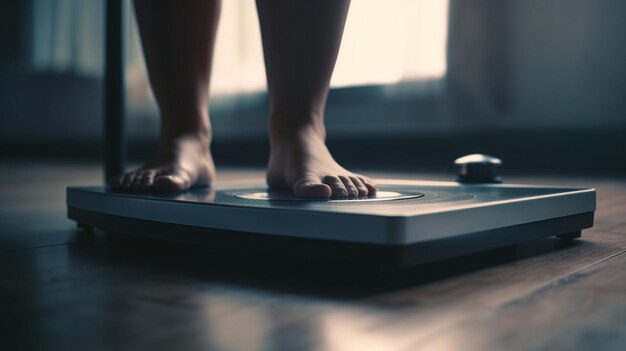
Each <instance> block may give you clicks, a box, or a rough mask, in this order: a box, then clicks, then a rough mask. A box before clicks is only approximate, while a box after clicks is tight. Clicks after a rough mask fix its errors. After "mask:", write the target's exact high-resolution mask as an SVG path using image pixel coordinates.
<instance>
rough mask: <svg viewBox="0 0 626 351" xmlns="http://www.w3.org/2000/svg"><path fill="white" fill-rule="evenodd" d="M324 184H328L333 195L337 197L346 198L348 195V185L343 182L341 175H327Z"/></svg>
mask: <svg viewBox="0 0 626 351" xmlns="http://www.w3.org/2000/svg"><path fill="white" fill-rule="evenodd" d="M322 182H323V183H324V184H327V185H328V186H330V188H331V189H332V197H336V198H345V197H348V190H347V189H346V186H345V185H344V184H343V182H342V181H341V179H339V177H335V176H326V177H324V179H323V181H322Z"/></svg>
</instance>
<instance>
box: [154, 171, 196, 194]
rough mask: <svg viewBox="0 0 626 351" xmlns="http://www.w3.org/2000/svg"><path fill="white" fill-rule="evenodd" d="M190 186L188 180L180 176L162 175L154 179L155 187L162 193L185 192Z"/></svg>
mask: <svg viewBox="0 0 626 351" xmlns="http://www.w3.org/2000/svg"><path fill="white" fill-rule="evenodd" d="M189 186H190V184H189V181H188V179H186V177H183V176H182V175H179V174H169V175H160V176H158V177H156V178H155V179H154V187H155V189H157V190H160V191H184V190H187V189H188V188H189Z"/></svg>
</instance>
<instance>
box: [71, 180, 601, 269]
mask: <svg viewBox="0 0 626 351" xmlns="http://www.w3.org/2000/svg"><path fill="white" fill-rule="evenodd" d="M465 171H467V169H466V170H465ZM459 177H460V178H459V180H458V181H455V182H434V181H420V180H392V179H378V180H376V181H377V183H378V185H379V192H378V193H377V195H376V196H372V197H366V198H359V199H330V200H304V199H298V198H296V197H294V196H293V194H291V193H289V192H280V191H269V190H268V189H267V188H266V186H265V184H264V182H263V181H262V180H254V179H253V180H249V181H237V182H233V183H223V184H221V185H220V186H218V187H216V188H194V189H191V190H189V191H187V192H184V193H174V194H171V193H170V194H164V193H143V194H136V193H127V192H118V191H114V190H112V189H110V188H108V187H104V186H87V187H68V188H67V208H68V217H69V218H70V219H72V220H74V221H76V222H77V223H78V224H79V226H81V227H95V228H99V229H103V230H109V231H115V232H122V233H131V234H135V235H141V236H147V237H151V238H156V239H164V240H171V241H176V242H184V243H189V244H194V245H206V246H209V247H213V248H217V249H220V250H235V251H243V252H251V253H261V254H278V255H288V256H298V257H313V258H320V259H333V260H334V259H339V260H347V261H362V262H370V263H375V264H381V265H383V264H384V265H392V266H411V265H416V264H422V263H427V262H432V261H437V260H442V259H446V258H450V257H453V256H459V255H465V254H470V253H475V252H479V251H485V250H489V249H494V248H498V247H504V246H510V245H516V244H520V243H523V242H526V241H531V240H537V239H541V238H546V237H551V236H556V237H559V238H561V239H568V240H569V239H574V238H578V237H580V235H581V230H582V229H585V228H589V227H591V226H592V225H593V218H594V211H595V190H594V189H588V188H567V187H553V186H537V185H521V184H502V183H499V179H498V178H494V177H491V180H492V182H490V183H481V182H472V181H471V179H463V170H462V169H461V174H460V175H459ZM494 179H495V181H493V180H494Z"/></svg>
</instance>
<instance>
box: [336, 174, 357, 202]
mask: <svg viewBox="0 0 626 351" xmlns="http://www.w3.org/2000/svg"><path fill="white" fill-rule="evenodd" d="M339 179H341V182H342V183H343V185H344V186H345V187H346V190H348V197H349V198H352V199H354V198H357V197H359V189H357V187H356V185H355V184H354V183H352V179H350V177H347V176H339Z"/></svg>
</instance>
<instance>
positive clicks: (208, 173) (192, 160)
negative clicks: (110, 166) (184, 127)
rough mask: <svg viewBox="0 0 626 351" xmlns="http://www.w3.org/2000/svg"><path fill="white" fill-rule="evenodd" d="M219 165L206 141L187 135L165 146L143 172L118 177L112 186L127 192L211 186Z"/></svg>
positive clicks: (111, 183) (167, 190)
mask: <svg viewBox="0 0 626 351" xmlns="http://www.w3.org/2000/svg"><path fill="white" fill-rule="evenodd" d="M214 180H215V165H214V164H213V158H212V157H211V153H210V152H209V143H208V141H206V139H205V138H199V137H195V136H185V137H179V138H175V139H173V140H171V141H168V142H166V143H163V144H162V145H161V146H160V148H159V151H158V152H157V154H156V155H155V156H154V157H153V158H152V160H151V161H149V162H147V163H145V164H144V165H143V166H141V167H139V169H137V170H135V171H132V172H128V173H126V174H124V175H120V176H117V177H114V178H113V179H111V180H110V182H109V184H110V185H111V186H112V187H113V188H114V189H119V190H126V191H163V192H170V191H185V190H187V189H189V188H191V187H194V186H209V185H210V184H211V183H212V182H213V181H214Z"/></svg>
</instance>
